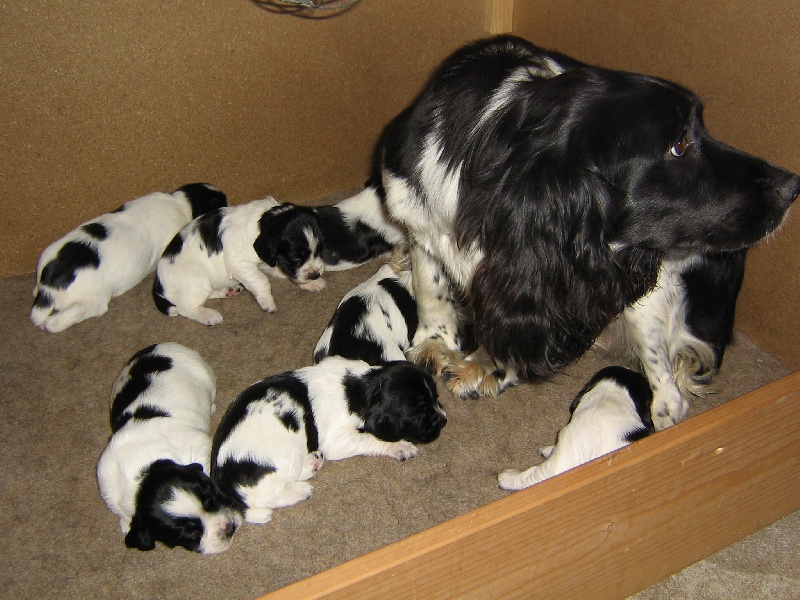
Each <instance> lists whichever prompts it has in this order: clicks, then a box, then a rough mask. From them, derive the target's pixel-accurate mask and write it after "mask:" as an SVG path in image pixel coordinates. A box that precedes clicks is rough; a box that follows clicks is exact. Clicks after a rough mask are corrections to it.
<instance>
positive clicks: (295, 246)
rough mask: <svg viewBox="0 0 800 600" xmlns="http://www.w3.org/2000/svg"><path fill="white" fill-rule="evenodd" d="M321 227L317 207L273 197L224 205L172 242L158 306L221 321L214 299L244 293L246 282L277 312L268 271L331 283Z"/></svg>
mask: <svg viewBox="0 0 800 600" xmlns="http://www.w3.org/2000/svg"><path fill="white" fill-rule="evenodd" d="M320 250H321V231H320V228H319V223H318V220H317V217H316V215H315V214H314V213H313V211H312V210H311V209H310V208H307V207H301V206H295V205H293V204H289V203H286V204H279V203H278V202H277V201H276V200H275V199H274V198H272V197H268V198H264V199H262V200H254V201H252V202H249V203H247V204H242V205H239V206H231V207H227V208H222V209H220V210H219V211H216V212H214V213H210V214H208V215H205V216H203V217H201V218H200V219H196V220H194V221H192V222H191V223H190V224H189V225H187V226H186V227H185V228H184V229H183V230H182V231H181V232H180V233H178V235H176V236H175V238H174V239H173V241H172V242H170V244H169V245H168V246H167V248H166V250H165V251H164V255H163V256H162V257H161V259H160V260H159V261H158V266H157V268H156V278H155V281H154V282H153V299H154V300H155V303H156V306H157V307H158V308H159V310H161V312H163V313H164V314H166V315H168V316H176V315H181V316H184V317H187V318H189V319H192V320H194V321H197V322H198V323H202V324H204V325H216V324H218V323H221V322H222V315H221V314H220V313H219V311H217V310H214V309H212V308H209V307H206V306H204V304H205V302H206V300H208V299H209V298H225V297H229V296H231V295H235V294H237V293H238V292H239V291H241V289H242V286H244V287H245V288H247V289H248V290H249V291H250V292H251V293H252V294H253V296H254V297H255V299H256V302H258V305H259V306H260V307H261V309H262V310H264V311H266V312H274V311H275V309H276V305H275V300H274V299H273V297H272V286H271V285H270V280H269V276H272V277H281V278H289V279H290V280H292V281H294V282H295V283H297V284H298V285H299V286H300V287H301V288H303V289H305V290H307V291H311V292H318V291H321V290H322V289H324V288H325V281H324V280H323V279H322V278H321V275H322V273H323V271H324V269H325V264H324V262H323V261H322V259H321V258H320V256H319V252H320Z"/></svg>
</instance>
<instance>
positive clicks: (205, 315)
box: [179, 306, 222, 325]
mask: <svg viewBox="0 0 800 600" xmlns="http://www.w3.org/2000/svg"><path fill="white" fill-rule="evenodd" d="M179 314H181V315H183V316H184V317H186V318H187V319H191V320H192V321H197V322H198V323H201V324H203V325H219V324H220V323H222V315H221V314H220V313H219V311H216V310H214V309H213V308H208V307H207V306H198V307H197V308H193V309H191V310H187V311H181V312H180V313H179Z"/></svg>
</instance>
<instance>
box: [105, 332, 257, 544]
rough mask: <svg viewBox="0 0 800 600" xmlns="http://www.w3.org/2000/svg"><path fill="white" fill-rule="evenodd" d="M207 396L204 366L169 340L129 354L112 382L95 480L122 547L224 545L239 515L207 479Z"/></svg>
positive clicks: (212, 386)
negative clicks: (108, 418) (116, 522)
mask: <svg viewBox="0 0 800 600" xmlns="http://www.w3.org/2000/svg"><path fill="white" fill-rule="evenodd" d="M215 392H216V379H215V377H214V372H213V371H212V369H211V367H209V366H208V365H207V364H206V363H205V361H203V359H202V358H201V357H200V355H199V354H198V353H197V352H195V351H194V350H191V349H190V348H187V347H185V346H182V345H180V344H176V343H173V342H166V343H163V344H158V345H153V346H150V347H148V348H145V349H143V350H140V351H139V352H137V353H136V354H134V355H133V357H132V358H131V359H130V360H129V361H128V363H127V364H126V365H125V367H124V368H123V370H122V372H121V373H120V375H119V377H118V378H117V380H116V382H115V383H114V386H113V389H112V395H111V398H112V403H111V430H112V432H113V435H112V436H111V438H110V439H109V441H108V445H107V446H106V449H105V450H104V451H103V454H102V455H101V456H100V460H99V461H98V463H97V482H98V484H99V487H100V495H101V496H102V498H103V501H104V502H105V503H106V506H108V508H109V509H110V510H111V512H113V513H114V514H115V515H117V516H118V517H119V526H120V529H121V530H122V533H123V534H125V544H126V545H127V546H128V547H129V548H138V549H139V550H152V549H153V548H155V545H156V542H161V543H163V544H165V545H166V546H168V547H170V548H174V547H175V546H182V547H183V548H186V549H187V550H192V551H195V552H201V553H203V554H216V553H218V552H223V551H224V550H227V549H228V548H229V547H230V545H231V541H232V537H233V534H234V532H235V531H236V529H237V528H238V527H239V525H241V521H242V516H241V514H240V513H239V512H238V510H237V509H236V507H235V506H234V505H232V504H231V503H230V502H229V501H228V500H227V499H226V498H225V496H224V495H222V494H221V493H220V492H219V491H218V490H217V488H216V486H215V485H214V484H213V482H212V481H211V478H210V477H209V476H208V472H209V460H210V456H211V436H210V434H209V429H210V422H211V413H212V411H213V410H214V395H215Z"/></svg>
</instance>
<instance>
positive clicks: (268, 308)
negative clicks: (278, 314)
mask: <svg viewBox="0 0 800 600" xmlns="http://www.w3.org/2000/svg"><path fill="white" fill-rule="evenodd" d="M255 298H256V302H258V306H259V307H260V308H261V310H263V311H264V312H268V313H274V312H275V310H276V309H277V308H278V307H277V305H276V304H275V300H274V299H273V298H272V294H262V295H260V296H256V297H255Z"/></svg>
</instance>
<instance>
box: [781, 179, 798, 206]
mask: <svg viewBox="0 0 800 600" xmlns="http://www.w3.org/2000/svg"><path fill="white" fill-rule="evenodd" d="M787 175H788V177H787V178H786V181H785V182H784V183H783V184H782V185H780V186H779V187H778V193H779V194H780V196H781V199H782V200H783V201H784V202H786V204H791V203H792V202H794V201H795V200H796V199H797V196H800V177H798V176H797V175H795V174H794V173H788V174H787Z"/></svg>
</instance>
